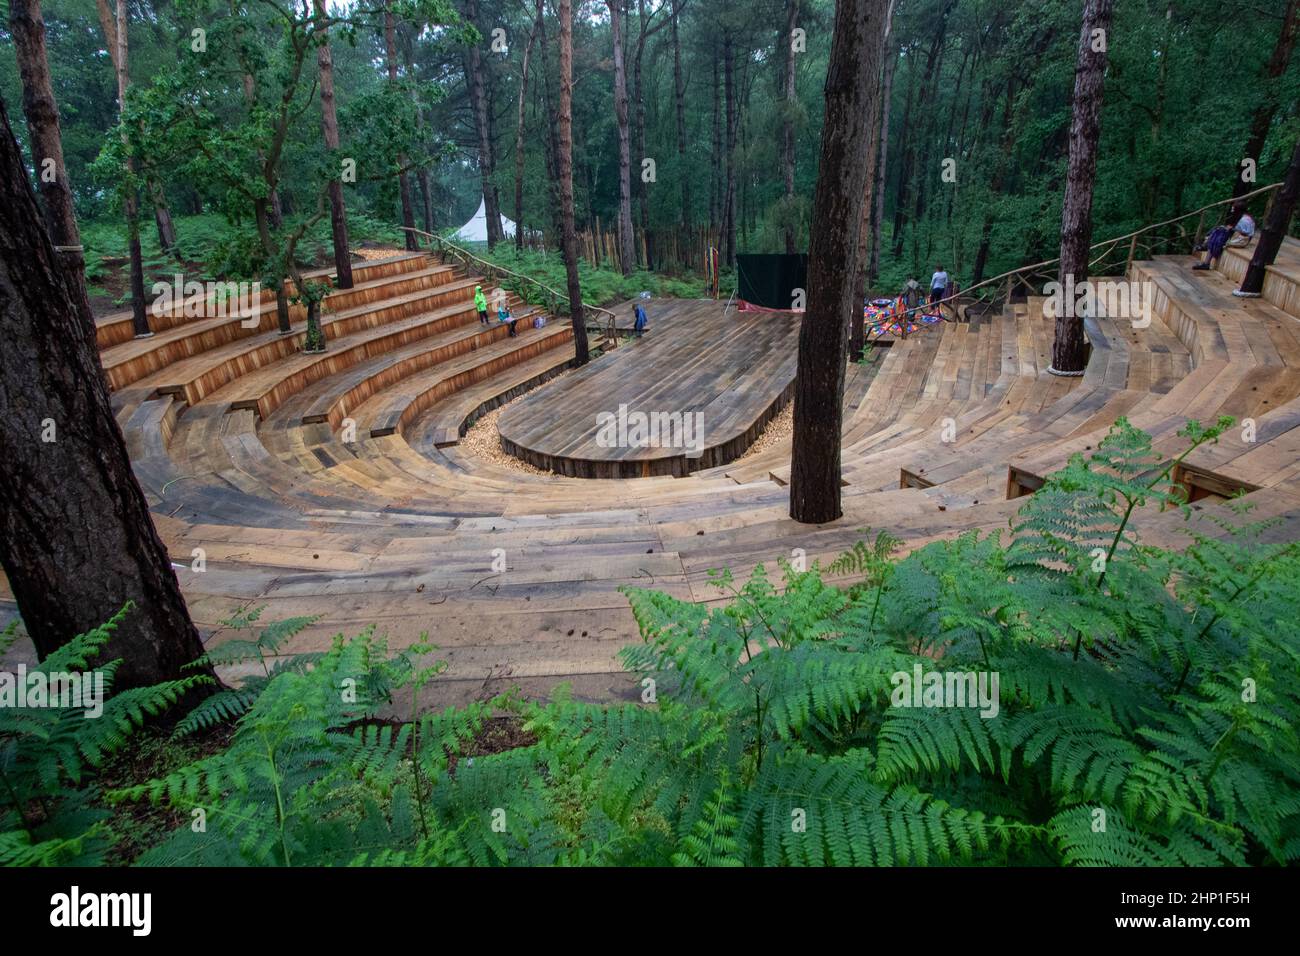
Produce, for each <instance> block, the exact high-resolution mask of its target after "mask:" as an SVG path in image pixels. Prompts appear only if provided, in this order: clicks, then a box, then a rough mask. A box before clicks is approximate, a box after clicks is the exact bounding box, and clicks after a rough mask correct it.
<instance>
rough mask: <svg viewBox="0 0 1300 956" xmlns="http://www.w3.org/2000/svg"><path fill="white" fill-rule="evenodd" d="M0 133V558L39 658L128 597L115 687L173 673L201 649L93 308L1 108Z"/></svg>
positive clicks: (114, 644) (111, 651)
mask: <svg viewBox="0 0 1300 956" xmlns="http://www.w3.org/2000/svg"><path fill="white" fill-rule="evenodd" d="M0 127H3V128H0V335H3V338H4V342H5V347H4V348H3V349H0V408H4V409H5V414H4V415H0V441H3V443H4V447H5V455H4V456H3V458H0V564H3V566H4V571H5V574H6V576H7V577H8V579H9V585H10V587H11V588H12V590H13V594H14V600H15V601H16V602H17V604H18V609H19V611H20V612H21V613H22V618H23V625H24V626H25V627H26V629H27V633H28V634H29V635H31V638H32V642H33V643H34V644H35V645H36V650H37V653H38V654H39V655H40V656H41V658H42V659H44V658H45V657H47V656H48V655H49V654H50V653H51V652H53V651H54V650H56V649H57V648H58V647H60V646H62V645H63V644H65V643H66V642H67V641H68V640H69V639H71V638H72V637H74V636H76V635H78V634H81V633H84V632H86V631H88V630H90V629H91V628H94V627H96V626H97V625H100V624H103V623H104V622H105V621H107V620H108V619H109V618H111V617H112V616H113V615H114V614H116V613H117V612H118V611H119V610H120V609H121V608H122V607H123V606H124V605H125V604H126V603H127V602H128V601H130V602H133V603H134V605H135V607H134V610H132V611H131V612H130V614H129V615H128V616H127V618H126V620H125V623H124V624H123V626H122V627H121V628H120V629H119V630H118V631H117V633H116V634H114V635H113V637H112V638H111V639H110V641H109V644H108V647H107V652H106V653H105V654H104V655H103V656H102V658H101V661H102V662H107V661H111V660H114V659H116V658H121V659H122V665H121V667H120V669H119V670H118V672H117V679H116V681H115V687H116V688H117V689H124V688H128V687H138V686H142V685H147V684H153V683H157V682H158V681H160V680H167V679H173V678H177V677H181V676H184V673H182V670H181V668H182V666H183V665H185V664H188V663H189V662H191V661H193V660H194V659H195V658H197V657H198V656H199V655H201V654H202V653H203V645H202V643H201V641H200V640H199V635H198V632H197V631H196V630H195V628H194V624H193V622H192V621H191V620H190V617H189V612H188V610H187V609H186V607H185V601H184V599H183V598H182V597H181V593H180V588H179V586H178V585H177V583H176V575H175V573H174V572H173V570H172V567H171V559H170V558H169V557H168V554H167V549H166V548H165V547H164V546H163V543H162V541H161V540H160V539H159V537H158V534H157V532H156V531H155V529H154V526H153V521H152V520H151V518H150V515H149V505H148V503H147V502H146V501H145V497H144V492H142V491H141V490H140V486H139V484H138V483H137V482H136V480H135V476H134V474H132V472H131V463H130V460H129V459H128V458H127V452H126V445H125V443H124V442H123V440H122V433H121V431H120V430H119V429H118V426H117V422H116V421H115V420H114V418H113V410H112V408H111V407H110V405H109V400H108V386H107V385H106V384H105V381H104V371H103V368H102V367H101V365H100V362H99V353H98V351H97V350H96V347H95V333H94V324H93V321H92V319H91V315H90V306H89V304H88V303H87V301H86V297H85V295H84V294H83V293H82V292H81V291H80V289H79V287H78V286H77V284H76V283H75V282H72V281H69V278H70V277H69V275H68V272H67V270H65V269H64V268H63V267H62V266H61V265H60V263H59V262H58V260H57V258H56V254H55V252H54V250H53V247H52V246H51V244H50V241H49V238H48V236H47V235H46V234H45V231H44V229H43V228H42V226H41V222H40V218H39V214H38V212H37V209H36V201H35V197H34V196H33V194H32V191H31V187H30V186H29V185H28V183H27V177H26V175H25V172H24V170H23V164H22V158H21V156H20V155H19V153H18V144H17V143H16V142H15V141H14V137H13V132H12V130H11V129H10V126H9V117H8V114H7V112H6V110H5V106H4V103H3V101H0ZM51 428H52V429H53V432H52V433H50V432H48V429H51ZM47 437H48V438H49V439H51V440H46V439H47ZM185 673H190V672H189V671H187V672H185ZM208 673H211V672H210V671H208Z"/></svg>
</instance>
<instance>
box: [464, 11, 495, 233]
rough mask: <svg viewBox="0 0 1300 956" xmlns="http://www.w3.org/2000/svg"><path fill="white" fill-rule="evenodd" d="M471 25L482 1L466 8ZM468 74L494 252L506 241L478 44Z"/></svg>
mask: <svg viewBox="0 0 1300 956" xmlns="http://www.w3.org/2000/svg"><path fill="white" fill-rule="evenodd" d="M466 10H467V16H468V19H469V21H470V22H471V23H474V24H475V25H477V23H478V0H469V3H468V4H467V6H466ZM466 60H467V62H466V66H465V74H466V77H467V79H468V81H469V99H470V106H471V108H472V110H473V113H474V128H475V131H476V132H477V133H478V169H479V178H480V179H481V180H482V189H483V208H484V211H485V212H486V213H487V243H488V248H489V249H493V248H495V247H496V244H497V243H498V242H502V241H503V240H504V239H505V232H504V231H503V230H502V228H501V207H500V205H499V204H498V203H497V192H496V187H495V186H494V185H493V183H492V177H493V174H494V173H495V172H496V170H495V166H494V163H495V157H494V155H493V153H492V127H491V125H490V123H489V122H488V102H487V90H486V82H485V80H484V77H483V56H482V54H481V53H480V52H479V48H478V44H474V45H473V46H471V47H470V48H469V52H468V53H467V54H466Z"/></svg>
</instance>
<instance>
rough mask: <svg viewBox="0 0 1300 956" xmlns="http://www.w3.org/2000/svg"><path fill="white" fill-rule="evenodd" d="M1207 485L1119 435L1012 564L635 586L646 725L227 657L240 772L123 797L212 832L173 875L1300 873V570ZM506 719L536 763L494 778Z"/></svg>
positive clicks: (182, 773) (949, 543)
mask: <svg viewBox="0 0 1300 956" xmlns="http://www.w3.org/2000/svg"><path fill="white" fill-rule="evenodd" d="M1228 427H1230V422H1229V421H1228V420H1222V421H1220V422H1218V423H1216V424H1215V425H1214V426H1213V427H1209V428H1204V427H1201V426H1199V425H1197V424H1195V423H1193V424H1191V425H1189V426H1188V427H1187V428H1186V429H1185V430H1184V432H1183V435H1184V437H1185V438H1186V439H1187V448H1188V450H1190V449H1192V448H1194V447H1196V446H1198V445H1200V444H1203V443H1205V442H1213V441H1216V440H1217V439H1218V437H1219V435H1220V434H1222V433H1223V431H1224V430H1225V429H1227V428H1228ZM1176 461H1177V459H1176V458H1175V459H1167V458H1165V457H1162V456H1161V455H1158V454H1157V453H1156V452H1155V451H1154V450H1153V449H1152V445H1151V441H1150V439H1149V437H1148V436H1146V435H1145V434H1144V433H1142V432H1140V431H1138V430H1137V429H1134V428H1132V427H1131V426H1129V425H1128V423H1127V422H1124V421H1121V422H1119V423H1118V424H1117V425H1116V426H1115V427H1114V429H1112V431H1111V433H1110V435H1109V436H1108V437H1107V438H1106V439H1105V440H1104V441H1103V442H1102V443H1101V444H1100V446H1099V447H1098V448H1097V449H1096V450H1095V451H1094V452H1092V453H1091V454H1090V455H1088V456H1087V457H1084V456H1082V455H1080V456H1076V457H1075V458H1074V459H1072V460H1071V461H1070V463H1069V464H1068V465H1067V466H1066V467H1065V468H1064V469H1063V470H1062V471H1060V472H1058V473H1057V474H1055V475H1052V476H1050V477H1049V479H1048V480H1047V482H1046V483H1045V485H1044V487H1043V488H1042V489H1041V490H1040V491H1039V492H1037V493H1035V494H1034V495H1033V496H1031V497H1030V498H1029V499H1028V500H1027V502H1026V504H1025V505H1024V506H1023V507H1022V508H1021V510H1020V511H1019V513H1018V514H1017V515H1016V516H1015V518H1014V519H1013V520H1012V521H1011V522H1010V526H1009V528H1008V529H1007V530H1006V531H1004V532H1002V533H995V534H987V535H981V534H978V533H975V532H970V533H966V534H962V535H960V536H958V537H955V538H952V539H949V540H944V541H937V542H934V543H930V544H927V545H925V546H923V547H920V548H918V549H916V550H914V551H912V552H910V553H908V554H906V555H905V556H900V555H899V542H898V541H896V540H895V539H893V538H892V537H891V536H890V535H889V534H887V533H884V532H879V533H876V534H874V535H871V534H868V535H867V536H866V537H865V538H864V540H863V541H862V542H861V543H859V544H858V545H857V546H855V547H854V548H853V549H852V550H851V551H849V552H847V553H845V554H843V555H841V556H840V557H839V558H838V559H836V560H834V561H833V562H831V563H830V564H829V565H827V566H825V567H822V566H821V565H819V564H814V565H813V566H812V567H811V568H810V569H809V570H796V568H794V567H792V566H791V565H790V564H789V563H787V562H785V561H781V562H780V568H779V573H778V577H779V581H778V580H776V579H774V577H773V576H772V575H769V573H768V572H767V571H766V570H765V569H764V568H763V567H758V568H756V569H754V570H753V571H752V573H750V574H749V575H748V576H747V577H746V578H744V579H743V580H736V579H734V578H733V576H732V575H731V573H730V572H726V571H723V572H719V573H717V574H715V575H714V576H713V580H714V583H715V585H716V586H717V587H718V588H719V589H721V591H722V592H723V593H724V595H725V597H726V601H725V603H723V604H720V605H715V606H703V605H698V604H693V603H689V602H684V601H681V600H679V599H677V598H674V597H672V596H670V595H667V594H664V593H662V592H657V591H653V590H645V589H639V588H626V589H625V593H626V595H627V598H628V600H629V601H630V603H631V607H632V612H633V614H634V615H635V618H636V621H637V624H638V626H639V628H640V632H641V636H642V639H643V640H642V643H640V644H638V645H635V646H632V647H629V648H627V649H625V651H624V652H623V661H624V664H625V666H626V667H627V669H628V670H629V671H630V672H631V673H632V674H634V675H635V678H636V679H637V680H638V681H639V683H640V688H641V701H640V702H639V703H623V704H610V705H596V704H588V703H581V702H578V701H575V700H572V699H570V698H569V697H568V696H567V695H566V694H565V693H564V692H563V690H561V691H560V692H559V693H558V694H557V695H556V696H555V698H554V699H553V700H552V701H550V702H549V703H545V704H539V703H531V702H525V701H522V700H519V699H517V698H515V697H500V698H496V699H494V700H491V701H487V702H481V703H476V704H473V705H471V706H469V707H466V708H449V709H447V710H445V711H442V712H437V713H430V712H425V711H423V710H422V708H421V707H420V704H419V701H420V699H421V693H422V692H423V691H424V690H426V689H427V688H428V687H429V686H430V685H431V684H432V683H433V682H436V681H437V680H438V679H439V675H440V673H441V671H442V669H443V666H444V665H443V664H441V663H440V662H439V661H438V659H437V653H436V649H435V648H434V647H433V646H432V645H430V644H429V643H428V641H427V640H422V641H420V642H419V643H417V644H416V645H414V646H412V647H410V648H407V649H406V650H404V651H402V652H401V653H397V654H391V653H389V652H388V650H387V649H386V647H385V645H384V642H383V641H382V640H381V639H379V638H377V637H376V636H375V635H374V634H373V633H372V632H371V631H366V632H363V633H362V634H361V635H359V636H357V637H354V638H352V639H347V640H345V639H344V638H343V637H341V636H340V637H339V638H337V639H336V640H335V642H334V644H333V646H332V647H331V649H330V650H329V651H328V652H327V653H324V654H322V655H319V656H318V657H316V658H314V659H311V660H309V661H305V662H298V663H284V664H277V663H274V662H272V658H276V650H277V648H278V647H279V646H280V644H281V642H282V639H283V637H284V636H285V635H286V634H287V633H289V632H290V631H292V630H293V629H294V628H295V627H298V626H299V623H289V624H286V625H270V626H269V627H268V628H266V629H264V630H263V631H262V633H261V635H260V636H259V637H258V638H256V639H253V640H249V641H242V642H231V645H229V646H228V648H229V649H227V650H221V649H218V650H217V651H214V654H213V656H212V660H213V662H214V663H220V662H221V661H226V662H229V661H236V660H237V661H240V662H242V663H244V664H250V663H251V664H252V665H254V668H253V669H254V676H253V677H252V678H250V679H249V680H248V681H247V682H246V683H244V684H243V685H240V686H238V687H236V688H235V689H233V690H232V691H231V692H229V694H228V695H226V696H224V697H223V696H216V697H211V698H209V699H208V702H207V703H206V704H205V709H204V710H200V711H196V712H194V713H192V714H191V715H190V717H189V718H188V720H187V721H186V722H184V723H183V724H182V725H181V727H180V728H179V730H178V732H179V733H184V732H186V731H189V730H193V729H195V728H201V727H204V726H211V724H212V722H213V721H219V720H229V719H235V720H237V723H236V724H235V729H234V733H233V737H232V738H231V742H230V746H229V747H228V748H227V749H225V750H223V751H220V752H217V753H213V754H209V755H207V756H203V757H201V758H200V759H196V760H193V761H190V762H188V763H186V764H185V765H183V766H180V767H176V768H174V769H172V770H170V771H169V772H167V773H165V774H161V775H159V776H157V777H156V778H154V779H150V780H146V781H142V782H138V783H135V784H133V785H130V786H125V787H120V788H117V789H115V790H114V791H113V792H111V793H110V794H109V799H110V800H111V801H113V802H114V803H117V804H123V803H133V802H148V803H152V804H157V805H159V806H165V807H169V808H172V809H173V810H174V811H176V812H178V813H180V814H182V817H181V819H183V820H185V821H186V823H185V824H184V825H183V826H181V827H179V828H178V829H177V830H176V831H175V832H173V833H172V834H171V835H170V836H169V837H168V838H167V839H165V840H163V841H161V842H160V843H159V844H158V845H157V846H155V847H153V848H152V849H150V850H149V851H147V852H146V853H144V854H143V855H142V856H141V857H140V859H139V860H138V862H139V863H142V864H174V863H186V864H197V863H203V864H214V863H228V864H234V863H239V864H262V865H311V864H328V865H344V864H370V865H409V864H418V865H423V864H437V865H442V864H451V865H530V864H531V865H680V866H696V865H699V866H724V865H725V866H736V865H819V864H831V865H864V864H875V865H943V864H953V863H967V864H979V865H1000V864H1021V865H1106V866H1114V865H1138V866H1159V865H1194V866H1211V865H1285V864H1287V863H1294V861H1295V860H1296V859H1297V858H1298V857H1300V739H1298V737H1297V728H1298V727H1300V681H1297V676H1300V645H1298V644H1297V637H1296V632H1295V624H1294V622H1295V621H1296V620H1297V619H1298V618H1300V553H1298V549H1297V544H1296V543H1295V542H1285V541H1276V540H1274V539H1275V538H1276V537H1277V530H1276V523H1275V522H1273V521H1269V520H1256V519H1254V517H1253V515H1252V514H1251V508H1250V506H1249V505H1248V503H1247V502H1245V501H1238V502H1231V503H1229V505H1228V506H1227V507H1224V508H1215V509H1206V510H1202V511H1200V512H1199V514H1198V515H1197V518H1196V520H1195V521H1192V520H1184V519H1190V517H1191V515H1192V509H1190V508H1189V507H1188V505H1187V504H1186V502H1185V500H1184V498H1183V496H1182V493H1181V489H1180V488H1179V487H1178V486H1176V485H1174V484H1173V483H1172V482H1171V479H1170V476H1171V474H1173V468H1174V464H1175V462H1176ZM1179 512H1182V517H1181V518H1180V515H1179ZM1135 516H1142V517H1143V519H1144V522H1135V521H1134V518H1135ZM1148 520H1154V521H1155V522H1156V524H1157V525H1158V526H1160V527H1162V528H1164V529H1167V530H1168V529H1177V530H1181V532H1182V534H1183V536H1184V537H1185V538H1186V544H1185V547H1181V548H1178V549H1168V548H1164V547H1158V546H1155V545H1153V544H1148V543H1144V541H1143V540H1142V539H1141V537H1140V535H1139V534H1138V532H1137V524H1139V523H1145V521H1148ZM254 621H255V616H246V621H245V623H247V624H249V625H250V626H251V625H252V624H253V623H254ZM218 655H221V660H220V661H219V660H218ZM276 659H277V660H278V658H276ZM917 675H920V676H921V677H922V681H921V684H920V686H918V687H917V688H916V689H915V690H916V692H915V694H914V695H910V694H906V693H904V692H903V691H904V688H906V687H907V686H908V685H909V683H910V682H911V680H912V679H913V678H914V677H915V676H917ZM977 687H978V689H979V691H980V692H983V691H985V690H988V689H991V690H992V693H991V694H989V695H988V696H985V697H980V696H979V695H978V694H977V693H976V688H977ZM958 691H962V692H963V693H962V694H961V695H960V696H958V695H957V693H956V692H958ZM965 691H969V695H967V694H966V693H965ZM502 715H513V716H514V717H515V718H516V719H517V721H519V722H520V724H521V730H522V733H520V734H519V735H518V737H517V739H516V740H515V741H514V742H515V743H517V744H518V745H517V746H510V747H508V748H507V749H503V750H501V751H500V752H492V753H486V754H484V753H482V752H481V751H480V750H478V749H476V748H475V747H474V745H473V741H475V740H476V739H478V738H479V737H480V735H481V734H482V732H483V729H484V727H485V725H486V723H487V722H489V721H491V720H493V719H500V717H501V716H502ZM20 732H21V731H20ZM21 746H22V745H21V742H20V747H21ZM6 752H8V751H6ZM8 772H9V770H8V764H7V765H6V773H8ZM57 777H58V774H54V775H53V776H51V775H49V774H47V775H46V778H47V779H48V780H49V782H50V783H51V784H52V783H53V782H54V780H55V779H56V778H57ZM29 779H30V780H31V781H33V782H32V783H31V784H29V785H28V786H29V787H34V786H35V781H37V780H39V779H42V777H41V775H39V774H34V775H31V776H30V777H29ZM72 799H73V802H74V804H75V798H72ZM10 813H11V816H10V817H8V818H6V819H7V825H6V829H11V827H12V825H13V824H14V823H15V822H16V820H17V818H16V817H14V816H13V815H12V811H10ZM68 829H69V832H76V831H80V832H82V833H84V832H86V831H85V830H84V826H83V825H82V824H78V826H74V827H70V828H68ZM23 832H24V831H23V830H22V829H21V828H19V829H18V830H16V831H12V832H10V833H8V834H6V836H5V840H6V843H5V844H4V845H5V846H6V847H7V848H8V850H7V852H8V854H9V856H8V859H9V860H10V861H15V862H32V860H30V859H27V858H24V857H23V856H22V854H23V853H24V852H30V850H31V847H32V846H33V845H34V841H35V838H36V837H38V836H40V835H39V834H29V836H31V837H32V838H31V839H26V838H23V836H22V833H23ZM54 849H55V848H54V847H51V852H50V853H42V858H43V859H61V858H73V857H74V856H75V854H73V853H72V852H71V851H69V852H68V853H67V854H66V855H65V856H64V857H58V856H56V855H55V854H54V853H53V850H54Z"/></svg>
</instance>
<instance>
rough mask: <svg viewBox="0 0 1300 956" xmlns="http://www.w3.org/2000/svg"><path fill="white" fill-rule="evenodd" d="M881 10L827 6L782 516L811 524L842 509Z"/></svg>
mask: <svg viewBox="0 0 1300 956" xmlns="http://www.w3.org/2000/svg"><path fill="white" fill-rule="evenodd" d="M887 7H888V4H887V0H837V2H836V5H835V28H834V34H833V36H832V40H831V54H830V63H829V65H828V67H827V72H826V86H825V101H826V111H825V118H824V121H823V124H822V140H821V160H820V162H819V164H818V167H817V190H816V194H815V197H814V200H813V216H812V223H813V226H812V234H811V241H810V243H809V249H808V310H807V311H806V312H805V313H804V317H803V323H802V325H801V327H800V330H799V361H798V372H797V374H796V377H795V400H794V443H793V451H792V455H791V460H790V517H792V518H794V519H795V520H796V521H801V522H805V523H811V524H819V523H822V522H826V521H834V520H835V519H836V518H838V517H840V515H841V514H842V510H841V506H840V428H841V423H842V419H843V407H842V403H843V396H844V355H845V344H846V343H845V339H846V332H847V329H846V324H847V323H846V322H845V316H846V315H848V314H849V312H850V310H851V309H852V308H853V307H854V304H855V300H856V298H857V288H856V278H857V277H856V275H855V269H854V268H853V263H854V262H855V260H856V259H857V256H858V249H859V238H860V234H861V232H862V229H863V223H864V220H865V217H864V216H863V210H862V197H863V191H864V189H865V188H866V185H867V178H868V174H869V173H870V168H871V163H870V157H869V156H868V152H869V149H868V147H869V142H870V138H871V127H872V125H873V119H874V117H875V113H876V99H877V97H878V96H879V94H880V54H881V49H882V42H883V38H884V36H885V33H886V30H887V18H888V13H887ZM858 308H861V305H860V304H859V305H858Z"/></svg>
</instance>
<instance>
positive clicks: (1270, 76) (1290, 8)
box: [1232, 0, 1300, 197]
mask: <svg viewBox="0 0 1300 956" xmlns="http://www.w3.org/2000/svg"><path fill="white" fill-rule="evenodd" d="M1297 33H1300V0H1289V2H1288V3H1287V6H1286V15H1285V16H1284V17H1283V19H1282V30H1281V32H1279V33H1278V36H1277V42H1276V43H1274V44H1273V52H1272V54H1271V55H1270V56H1269V58H1268V63H1267V64H1266V65H1265V67H1264V79H1263V82H1262V83H1261V84H1260V86H1261V89H1262V94H1263V95H1262V97H1261V99H1260V101H1259V105H1257V106H1256V107H1255V111H1254V113H1252V114H1251V119H1250V135H1249V136H1248V137H1247V139H1246V152H1245V153H1244V154H1243V156H1244V157H1245V158H1247V159H1253V160H1254V161H1255V163H1256V164H1258V163H1259V161H1260V158H1261V155H1262V154H1263V152H1264V143H1265V142H1266V141H1267V140H1268V130H1269V127H1270V126H1272V125H1273V117H1274V115H1275V114H1276V113H1277V105H1278V104H1277V95H1278V89H1277V87H1278V82H1279V81H1280V80H1281V78H1282V76H1283V75H1284V74H1285V73H1286V71H1287V67H1288V66H1289V65H1290V63H1291V52H1292V51H1293V50H1294V49H1295V41H1296V35H1297ZM1241 174H1242V169H1241V167H1240V166H1239V167H1238V168H1237V175H1236V180H1235V181H1234V182H1233V184H1232V195H1233V196H1234V197H1237V196H1244V195H1245V194H1246V193H1248V192H1251V191H1253V190H1254V189H1256V188H1257V187H1258V186H1259V183H1258V182H1246V181H1245V180H1243V179H1242V178H1241Z"/></svg>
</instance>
